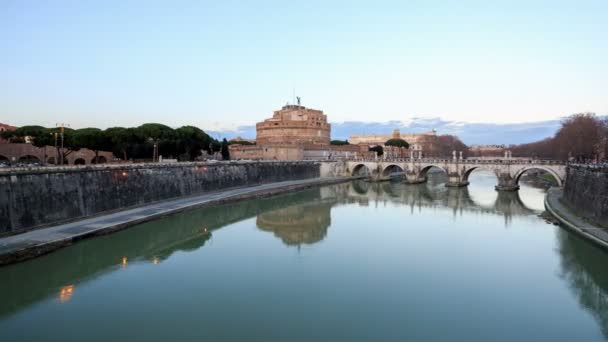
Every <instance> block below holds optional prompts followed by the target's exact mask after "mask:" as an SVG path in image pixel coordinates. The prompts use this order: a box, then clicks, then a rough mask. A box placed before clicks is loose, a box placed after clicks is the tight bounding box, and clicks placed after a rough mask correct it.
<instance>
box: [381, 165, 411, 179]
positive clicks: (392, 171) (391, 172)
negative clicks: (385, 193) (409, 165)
mask: <svg viewBox="0 0 608 342" xmlns="http://www.w3.org/2000/svg"><path fill="white" fill-rule="evenodd" d="M404 176H405V171H403V168H401V166H399V165H389V166H387V167H385V168H384V170H382V177H390V178H402V177H404Z"/></svg>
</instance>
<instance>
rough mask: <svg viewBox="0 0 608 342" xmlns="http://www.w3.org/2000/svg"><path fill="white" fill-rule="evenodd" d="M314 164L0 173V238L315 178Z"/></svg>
mask: <svg viewBox="0 0 608 342" xmlns="http://www.w3.org/2000/svg"><path fill="white" fill-rule="evenodd" d="M319 176H320V165H319V164H318V163H314V162H226V163H179V164H142V165H128V166H124V165H123V166H119V165H112V166H94V167H63V168H62V167H56V168H39V169H23V170H11V171H4V172H0V235H5V234H10V233H16V232H22V231H28V230H32V229H35V228H37V227H40V226H44V225H49V224H54V223H60V222H65V221H69V220H74V219H78V218H84V217H87V216H91V215H96V214H99V213H104V212H109V211H115V210H120V209H125V208H129V207H134V206H140V205H143V204H147V203H151V202H156V201H162V200H166V199H173V198H179V197H183V196H189V195H197V194H202V193H205V192H208V191H213V190H220V189H227V188H233V187H242V186H249V185H257V184H263V183H271V182H279V181H287V180H299V179H309V178H316V177H319Z"/></svg>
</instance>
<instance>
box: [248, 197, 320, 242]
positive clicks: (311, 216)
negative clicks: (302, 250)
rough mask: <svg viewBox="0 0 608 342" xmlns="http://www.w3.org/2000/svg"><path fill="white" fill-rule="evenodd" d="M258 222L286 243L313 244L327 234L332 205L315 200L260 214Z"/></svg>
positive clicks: (261, 227)
mask: <svg viewBox="0 0 608 342" xmlns="http://www.w3.org/2000/svg"><path fill="white" fill-rule="evenodd" d="M256 223H257V226H258V228H260V229H261V230H265V231H269V232H273V233H274V235H275V236H277V237H278V238H280V239H281V240H282V241H283V242H284V243H285V244H286V245H298V246H299V245H301V244H312V243H315V242H319V241H321V240H323V238H325V235H327V228H329V225H330V224H331V205H330V203H323V202H314V203H307V204H302V205H293V206H290V207H287V208H283V209H277V210H271V211H268V212H265V213H261V214H259V215H258V217H257V221H256Z"/></svg>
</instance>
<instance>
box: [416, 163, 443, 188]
mask: <svg viewBox="0 0 608 342" xmlns="http://www.w3.org/2000/svg"><path fill="white" fill-rule="evenodd" d="M418 178H421V179H422V178H426V180H427V183H428V184H429V185H438V184H442V183H446V182H447V181H448V172H447V171H446V170H445V169H444V168H442V167H440V166H437V165H428V166H426V167H423V168H422V169H421V170H420V175H419V176H418Z"/></svg>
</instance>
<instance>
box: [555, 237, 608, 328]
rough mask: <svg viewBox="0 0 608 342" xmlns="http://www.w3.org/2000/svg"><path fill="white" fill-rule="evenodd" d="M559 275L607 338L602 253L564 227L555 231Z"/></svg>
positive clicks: (607, 289) (607, 275)
mask: <svg viewBox="0 0 608 342" xmlns="http://www.w3.org/2000/svg"><path fill="white" fill-rule="evenodd" d="M557 239H558V241H559V247H558V253H559V255H560V266H561V272H560V277H561V278H562V279H564V280H566V282H567V284H568V286H569V287H570V290H571V291H572V293H573V294H574V295H575V296H576V298H577V299H578V302H579V304H580V305H581V307H583V308H584V309H585V310H587V311H589V312H590V313H591V314H592V315H593V317H594V318H595V319H596V320H597V322H598V323H599V325H600V328H601V329H602V333H603V334H604V337H605V338H606V339H608V272H606V265H605V263H604V262H603V261H604V260H605V259H606V252H605V251H603V250H601V249H599V248H598V247H596V246H591V245H590V244H589V242H587V241H584V240H583V239H582V238H580V237H578V236H575V235H573V234H571V233H569V232H568V231H566V230H564V229H558V230H557Z"/></svg>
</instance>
